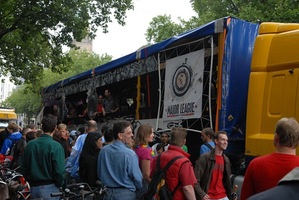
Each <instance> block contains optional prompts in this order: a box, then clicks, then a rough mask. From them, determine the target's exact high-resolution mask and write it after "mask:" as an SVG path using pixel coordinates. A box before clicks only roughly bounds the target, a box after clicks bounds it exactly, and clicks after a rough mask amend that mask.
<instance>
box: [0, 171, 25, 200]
mask: <svg viewBox="0 0 299 200" xmlns="http://www.w3.org/2000/svg"><path fill="white" fill-rule="evenodd" d="M0 185H1V188H3V191H4V193H5V190H7V191H9V194H8V195H9V199H18V200H27V199H30V185H29V183H28V182H27V181H26V180H25V178H24V177H23V175H22V174H20V173H19V172H16V171H15V170H11V169H8V168H1V170H0ZM1 195H2V194H1ZM5 195H6V194H5Z"/></svg>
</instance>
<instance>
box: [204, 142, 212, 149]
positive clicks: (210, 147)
mask: <svg viewBox="0 0 299 200" xmlns="http://www.w3.org/2000/svg"><path fill="white" fill-rule="evenodd" d="M204 145H206V146H207V147H209V149H211V150H213V149H214V148H213V147H212V146H211V145H210V144H209V143H204Z"/></svg>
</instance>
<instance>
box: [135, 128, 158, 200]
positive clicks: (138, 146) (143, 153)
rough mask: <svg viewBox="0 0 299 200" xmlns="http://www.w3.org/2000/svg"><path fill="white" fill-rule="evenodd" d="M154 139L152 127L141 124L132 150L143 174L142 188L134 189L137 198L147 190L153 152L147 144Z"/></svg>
mask: <svg viewBox="0 0 299 200" xmlns="http://www.w3.org/2000/svg"><path fill="white" fill-rule="evenodd" d="M153 139H154V129H153V127H151V126H150V125H149V124H142V125H141V126H140V127H139V128H138V131H137V134H136V136H135V143H134V150H135V152H136V154H137V156H138V160H139V167H140V170H141V172H142V175H143V182H142V188H141V189H140V190H137V191H136V199H139V198H140V197H141V196H142V195H143V194H144V193H145V192H146V190H147V187H148V184H149V183H150V181H151V178H150V173H151V169H152V163H153V159H154V157H155V153H154V151H153V150H152V148H151V147H150V146H149V145H148V144H149V143H150V142H152V141H153Z"/></svg>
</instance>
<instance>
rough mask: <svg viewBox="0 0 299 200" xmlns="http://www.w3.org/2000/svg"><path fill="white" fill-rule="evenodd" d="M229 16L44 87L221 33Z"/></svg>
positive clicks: (50, 87) (46, 89) (58, 85)
mask: <svg viewBox="0 0 299 200" xmlns="http://www.w3.org/2000/svg"><path fill="white" fill-rule="evenodd" d="M228 18H229V17H225V18H222V19H218V20H215V21H212V22H210V23H208V24H205V25H202V26H200V27H197V28H195V29H192V30H190V31H187V32H185V33H182V34H180V35H177V36H174V37H172V38H169V39H167V40H164V41H162V42H159V43H157V44H154V45H151V46H149V47H145V48H143V49H141V50H138V51H136V52H133V53H131V54H129V55H126V56H124V57H121V58H118V59H116V60H113V61H111V62H109V63H106V64H103V65H100V66H98V67H96V68H95V69H94V72H93V69H90V70H88V71H85V72H82V73H80V74H77V75H75V76H72V77H70V78H67V79H65V80H62V81H59V82H57V83H54V84H52V85H50V86H49V87H46V88H44V91H43V92H44V93H48V92H51V91H53V90H56V89H58V88H61V87H63V86H66V85H69V84H72V83H76V82H79V81H81V80H84V79H87V78H91V77H92V76H93V73H94V75H95V76H96V75H99V74H101V73H103V72H106V71H108V70H111V69H114V68H117V67H121V66H124V65H126V64H129V63H132V62H135V61H138V60H140V59H143V58H146V57H149V56H151V55H154V54H157V53H158V52H159V51H162V50H164V49H167V48H169V47H172V46H175V45H178V44H181V43H186V42H189V41H194V40H197V39H200V38H203V37H205V36H208V35H213V34H215V33H220V32H222V31H223V28H225V27H226V20H227V19H228Z"/></svg>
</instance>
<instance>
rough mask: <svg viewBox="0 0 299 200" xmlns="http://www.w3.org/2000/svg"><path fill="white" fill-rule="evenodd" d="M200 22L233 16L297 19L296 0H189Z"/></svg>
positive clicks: (263, 18)
mask: <svg viewBox="0 0 299 200" xmlns="http://www.w3.org/2000/svg"><path fill="white" fill-rule="evenodd" d="M190 2H191V3H192V5H193V8H194V10H195V11H196V12H197V13H198V18H199V20H200V23H201V24H205V23H207V22H210V21H213V20H215V19H218V18H222V17H226V16H233V17H237V18H240V19H243V20H247V21H249V22H255V23H260V22H284V23H287V22H289V23H293V22H294V23H295V22H297V23H298V21H299V6H298V0H190Z"/></svg>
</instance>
